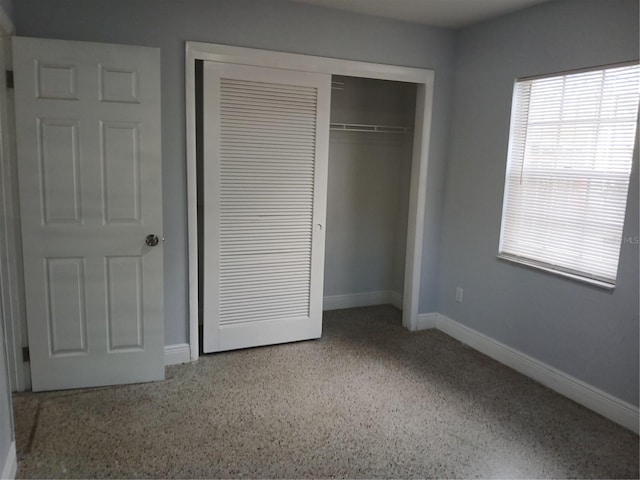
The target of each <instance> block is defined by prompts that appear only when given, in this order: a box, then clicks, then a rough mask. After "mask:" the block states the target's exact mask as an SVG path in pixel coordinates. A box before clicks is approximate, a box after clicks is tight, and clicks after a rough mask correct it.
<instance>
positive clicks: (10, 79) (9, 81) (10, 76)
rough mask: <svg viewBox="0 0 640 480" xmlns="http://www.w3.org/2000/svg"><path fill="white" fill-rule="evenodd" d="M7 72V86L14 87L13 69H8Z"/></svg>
mask: <svg viewBox="0 0 640 480" xmlns="http://www.w3.org/2000/svg"><path fill="white" fill-rule="evenodd" d="M5 74H6V78H7V88H13V70H7V71H6V72H5Z"/></svg>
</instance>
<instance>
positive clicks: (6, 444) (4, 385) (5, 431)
mask: <svg viewBox="0 0 640 480" xmlns="http://www.w3.org/2000/svg"><path fill="white" fill-rule="evenodd" d="M0 7H2V9H3V10H4V11H5V13H7V15H9V17H10V18H12V15H13V8H12V7H13V1H12V0H1V1H0ZM0 268H4V267H3V265H1V264H0ZM3 311H4V309H3V307H2V298H0V471H1V470H2V468H3V467H4V462H5V460H6V459H7V454H8V453H9V448H10V447H11V442H12V441H13V413H12V409H11V390H10V388H9V373H8V371H7V357H6V343H5V335H4V319H3V318H2V312H3Z"/></svg>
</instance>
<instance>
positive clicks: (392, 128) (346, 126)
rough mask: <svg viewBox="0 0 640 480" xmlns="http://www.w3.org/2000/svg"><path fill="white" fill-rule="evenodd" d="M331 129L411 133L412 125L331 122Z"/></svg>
mask: <svg viewBox="0 0 640 480" xmlns="http://www.w3.org/2000/svg"><path fill="white" fill-rule="evenodd" d="M329 129H330V130H342V131H345V132H374V133H401V134H408V133H411V127H404V126H400V125H364V124H360V123H331V124H329Z"/></svg>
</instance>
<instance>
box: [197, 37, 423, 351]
mask: <svg viewBox="0 0 640 480" xmlns="http://www.w3.org/2000/svg"><path fill="white" fill-rule="evenodd" d="M433 86H434V72H433V71H431V70H424V69H417V68H409V67H401V66H394V65H382V64H374V63H366V62H356V61H349V60H339V59H333V58H324V57H314V56H307V55H297V54H287V53H283V52H274V51H267V50H257V49H249V48H241V47H233V46H226V45H215V44H205V43H198V42H187V44H186V66H185V94H186V110H187V111H186V137H187V139H186V140H187V141H186V146H187V192H188V199H187V200H188V230H189V245H188V253H189V332H188V336H189V348H190V353H191V360H196V359H197V358H198V356H199V354H200V352H201V351H205V352H215V351H224V350H230V349H235V348H245V347H249V346H259V345H267V344H276V343H284V342H288V341H297V340H303V339H311V338H318V337H319V336H320V335H321V319H322V311H323V310H330V309H337V308H349V307H356V306H365V305H378V304H392V305H393V306H395V307H396V308H399V309H402V324H403V326H404V327H405V328H407V329H409V330H416V329H418V328H420V326H421V325H422V324H423V323H421V322H423V319H422V318H421V317H420V318H419V315H418V304H419V297H420V278H421V268H422V250H423V248H425V246H424V245H423V238H424V227H425V224H427V225H428V223H426V222H428V219H426V218H425V209H426V206H425V198H426V189H427V173H428V164H429V142H430V131H431V113H432V104H433ZM332 87H333V88H332ZM212 212H213V213H212ZM316 242H320V243H319V244H316ZM314 245H316V246H317V247H318V248H316V247H315V246H314ZM290 247H291V248H290ZM229 252H230V253H229ZM238 252H239V253H238ZM308 272H311V273H308ZM314 272H315V273H314ZM301 305H302V307H301ZM245 312H249V313H248V314H247V313H245ZM280 312H282V313H280ZM318 320H320V321H318ZM274 325H275V328H274ZM203 326H204V332H203ZM207 332H209V333H207ZM203 344H204V345H203ZM203 346H204V348H203Z"/></svg>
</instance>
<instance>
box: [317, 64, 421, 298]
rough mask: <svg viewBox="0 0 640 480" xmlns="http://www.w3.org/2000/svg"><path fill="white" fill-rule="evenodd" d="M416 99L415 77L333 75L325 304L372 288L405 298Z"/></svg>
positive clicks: (382, 295) (382, 296) (373, 291)
mask: <svg viewBox="0 0 640 480" xmlns="http://www.w3.org/2000/svg"><path fill="white" fill-rule="evenodd" d="M415 102H416V85H415V84H411V83H403V82H392V81H384V80H374V79H366V78H357V77H342V76H337V75H334V76H333V78H332V90H331V124H332V128H331V134H330V146H329V178H328V199H327V231H326V235H327V236H326V253H325V272H324V275H325V276H324V297H325V304H327V303H328V302H326V300H327V297H332V296H341V295H353V294H370V293H375V294H376V295H374V296H372V297H371V298H385V295H393V296H395V298H396V299H398V301H396V302H393V303H396V304H398V305H401V304H402V301H401V298H402V293H403V284H404V267H405V252H406V238H407V217H408V204H409V185H410V175H411V159H412V148H413V136H412V132H413V125H414V116H415ZM358 125H362V127H358ZM398 126H399V127H406V131H405V130H402V129H399V130H400V131H394V132H385V131H358V130H359V129H362V130H372V129H373V128H378V127H398ZM378 130H385V128H382V129H380V128H378ZM392 130H396V129H395V128H393V129H392ZM389 298H393V297H389ZM383 303H387V302H383ZM354 306H355V305H354Z"/></svg>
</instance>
